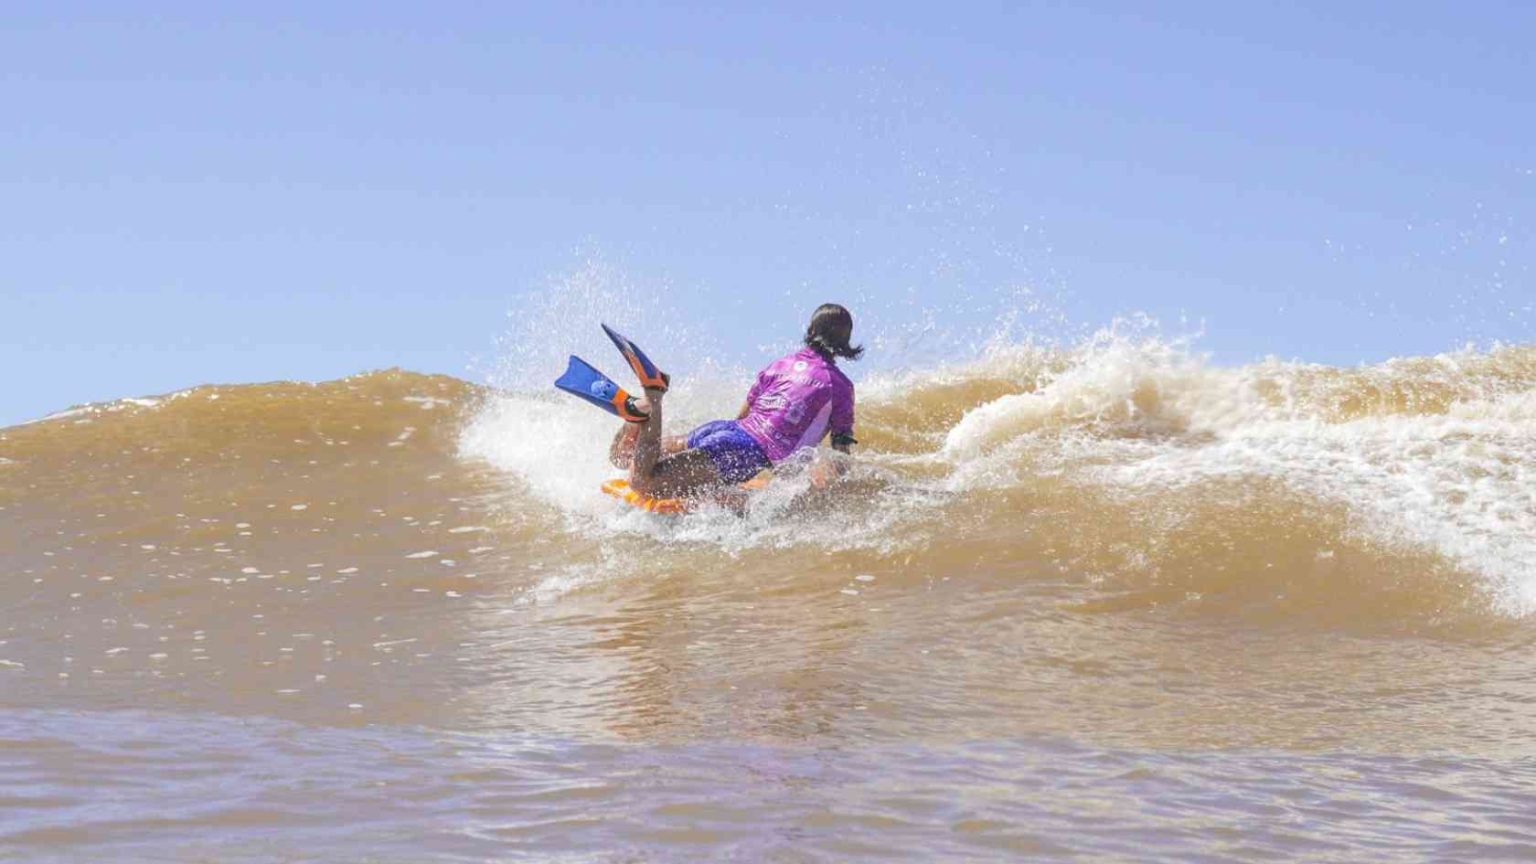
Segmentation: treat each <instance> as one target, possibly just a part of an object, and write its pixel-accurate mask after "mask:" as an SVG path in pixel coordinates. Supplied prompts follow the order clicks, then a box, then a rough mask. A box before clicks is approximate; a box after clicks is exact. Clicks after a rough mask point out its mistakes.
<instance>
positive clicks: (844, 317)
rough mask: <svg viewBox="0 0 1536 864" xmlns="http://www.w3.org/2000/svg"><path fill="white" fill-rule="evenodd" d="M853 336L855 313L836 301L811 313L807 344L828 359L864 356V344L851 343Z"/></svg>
mask: <svg viewBox="0 0 1536 864" xmlns="http://www.w3.org/2000/svg"><path fill="white" fill-rule="evenodd" d="M852 338H853V315H852V314H850V313H849V312H848V310H847V309H845V308H843V307H842V306H839V305H838V304H836V303H823V304H821V305H820V306H818V307H817V308H816V311H815V313H813V314H812V315H811V323H810V325H809V326H807V327H806V328H805V344H806V345H807V346H809V347H811V348H814V349H816V351H817V352H818V353H820V354H821V355H822V356H823V357H826V358H827V359H828V360H830V359H832V358H834V357H847V358H848V359H849V360H857V359H859V358H860V357H862V356H864V346H862V345H850V344H848V341H849V340H850V339H852Z"/></svg>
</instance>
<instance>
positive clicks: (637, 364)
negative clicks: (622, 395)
mask: <svg viewBox="0 0 1536 864" xmlns="http://www.w3.org/2000/svg"><path fill="white" fill-rule="evenodd" d="M602 327H603V332H604V333H607V334H608V338H609V339H612V340H613V345H614V347H615V348H618V349H619V353H620V354H623V355H624V360H625V361H626V362H627V363H629V368H631V369H633V370H635V377H636V378H639V379H640V386H641V387H644V388H646V389H648V390H660V391H662V392H663V393H665V392H666V390H667V387H669V386H670V385H671V384H672V376H670V375H668V374H667V373H665V372H663V371H661V370H660V369H657V368H656V364H655V363H652V362H651V358H649V357H647V356H645V352H644V351H641V350H640V346H638V345H636V344H635V343H633V342H631V341H629V339H628V338H626V337H625V336H624V335H623V334H622V333H620V332H618V331H617V330H615V329H613V328H612V327H609V326H608V325H607V324H604V325H602Z"/></svg>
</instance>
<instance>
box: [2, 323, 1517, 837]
mask: <svg viewBox="0 0 1536 864" xmlns="http://www.w3.org/2000/svg"><path fill="white" fill-rule="evenodd" d="M733 380H734V379H731V378H730V376H728V375H725V374H721V375H720V376H718V377H717V378H709V377H707V376H706V377H703V378H700V379H698V380H696V381H695V382H694V383H693V384H692V385H688V384H683V385H681V386H680V387H679V388H678V393H677V394H676V395H675V397H674V398H675V399H676V405H677V408H676V409H675V412H676V415H677V422H678V423H679V424H685V423H687V422H689V421H692V420H701V419H707V418H709V417H710V416H713V415H714V414H718V413H722V412H723V411H724V410H725V409H724V408H722V407H721V406H723V405H727V404H728V403H730V402H732V400H733V399H735V398H739V394H735V393H734V391H733V390H732V389H731V388H732V381H733ZM1533 391H1536V357H1533V355H1532V353H1531V350H1530V349H1524V348H1505V349H1500V350H1497V351H1492V352H1485V353H1479V352H1462V353H1458V354H1450V355H1444V356H1441V357H1432V358H1408V359H1404V360H1399V361H1393V362H1392V363H1388V364H1383V365H1380V366H1375V367H1367V368H1362V369H1353V370H1340V369H1330V368H1326V367H1314V366H1305V365H1300V364H1280V363H1267V364H1258V365H1254V366H1249V367H1242V368H1237V369H1215V368H1211V367H1208V366H1206V365H1205V364H1202V363H1201V362H1199V360H1198V359H1197V358H1194V357H1191V356H1190V355H1188V354H1186V353H1184V352H1183V351H1182V350H1180V349H1179V348H1178V347H1176V346H1170V345H1167V344H1164V343H1161V342H1158V341H1157V340H1136V339H1128V338H1121V337H1118V336H1116V335H1114V334H1106V335H1103V336H1101V337H1100V338H1098V339H1095V340H1090V341H1089V342H1088V343H1085V344H1083V345H1081V346H1078V347H1076V348H1072V349H1058V350H1044V349H1037V348H1033V347H1030V346H1027V345H1015V346H1003V347H1002V348H1000V349H999V350H997V351H995V352H993V353H992V354H990V355H989V356H987V357H985V358H983V359H981V360H978V361H976V362H975V363H972V364H969V365H965V366H960V367H954V368H947V369H939V370H935V371H932V372H929V373H925V374H924V375H921V376H907V377H904V378H880V377H878V376H876V377H874V378H873V379H870V380H863V381H861V382H860V436H859V437H860V440H861V442H863V445H862V446H861V452H860V455H859V458H858V460H857V462H856V464H855V466H854V467H853V470H852V472H851V474H850V475H849V479H848V481H847V482H846V484H845V485H843V486H842V487H840V488H836V489H833V490H830V491H829V492H825V493H819V492H816V491H815V490H812V489H811V488H810V487H809V484H808V482H807V480H806V478H805V476H804V475H803V474H797V473H796V472H795V471H793V470H790V471H785V472H782V475H781V476H780V477H777V478H775V480H774V482H773V484H771V485H770V487H769V488H768V489H767V490H765V491H764V492H762V493H759V494H758V495H757V497H756V498H754V500H753V504H752V507H751V510H750V512H749V513H748V514H747V515H746V516H745V517H740V516H736V515H733V514H731V513H728V512H724V511H721V512H705V513H701V514H698V515H694V516H689V517H686V518H684V519H668V518H665V517H654V516H649V515H647V514H641V513H637V512H633V511H628V510H625V509H624V508H623V507H622V506H621V505H617V504H616V503H615V502H612V501H611V500H609V499H606V498H605V497H604V496H602V495H601V494H600V493H599V492H598V491H597V489H596V485H597V482H598V481H600V480H601V479H602V478H603V477H605V476H608V474H609V473H611V469H609V468H607V467H606V466H605V465H604V464H603V455H604V450H605V446H606V438H607V436H608V435H610V434H611V432H612V425H611V419H610V418H607V417H605V416H604V415H601V414H599V413H598V412H595V411H592V410H591V409H590V408H589V407H587V406H585V405H582V404H580V403H577V402H575V401H574V400H570V401H561V400H560V399H559V398H557V397H556V396H554V395H549V394H545V393H542V392H532V391H517V390H500V391H489V390H483V389H480V388H476V387H471V386H470V385H467V384H465V383H463V382H460V381H456V380H453V379H448V378H441V377H428V376H420V375H414V374H411V373H404V372H391V373H379V374H375V375H368V376H359V377H356V378H352V379H347V380H344V381H338V382H330V383H327V384H323V385H288V384H282V385H262V386H254V387H207V388H199V389H197V390H192V391H187V392H186V393H183V394H176V395H175V396H172V397H163V398H159V399H155V400H134V401H125V402H120V403H113V404H111V405H102V406H92V407H87V408H85V409H81V410H79V411H77V412H72V413H68V414H65V415H63V416H59V417H55V418H53V419H49V420H46V421H43V422H39V423H35V424H29V425H25V426H19V427H12V428H10V429H6V430H3V431H0V568H3V573H4V581H3V582H0V586H3V587H0V608H3V610H4V611H3V613H0V693H3V702H0V850H3V853H4V855H5V856H6V857H8V858H12V859H16V860H37V861H47V860H82V861H97V860H112V861H135V860H144V861H208V860H216V861H246V860H249V861H271V860H369V861H435V860H443V861H448V860H472V861H479V860H495V859H518V858H529V859H535V860H578V861H586V860H718V859H730V858H733V857H734V858H736V859H738V860H785V861H844V860H856V859H868V860H886V859H893V858H911V859H914V860H935V859H944V860H968V859H974V860H996V859H1000V858H1005V857H1010V856H1022V857H1030V858H1035V859H1050V858H1063V859H1066V858H1082V859H1087V860H1147V859H1164V860H1179V861H1185V860H1198V859H1202V858H1205V859H1213V860H1221V859H1239V860H1257V859H1265V858H1271V859H1281V860H1298V859H1302V860H1370V861H1384V860H1385V861H1390V860H1404V861H1421V860H1494V859H1500V858H1506V859H1514V860H1530V859H1531V858H1532V857H1536V824H1533V822H1536V820H1533V817H1532V815H1531V814H1532V813H1536V660H1533V650H1536V629H1533V625H1532V623H1531V620H1532V619H1531V617H1530V612H1531V610H1532V607H1533V602H1536V497H1533V496H1536V399H1533V396H1532V393H1533Z"/></svg>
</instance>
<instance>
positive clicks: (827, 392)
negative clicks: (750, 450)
mask: <svg viewBox="0 0 1536 864" xmlns="http://www.w3.org/2000/svg"><path fill="white" fill-rule="evenodd" d="M736 422H737V424H738V425H739V426H740V427H741V429H742V431H744V432H746V433H747V434H748V435H750V436H751V437H752V440H754V441H756V442H757V445H758V446H759V447H761V448H763V453H764V454H766V455H767V456H768V458H769V459H770V460H771V461H773V462H782V461H783V460H784V459H785V458H787V457H788V456H789V454H791V453H793V452H795V451H796V450H799V449H800V448H802V447H815V446H816V445H817V444H819V443H820V442H821V439H822V436H824V435H826V434H827V432H828V431H830V432H832V433H834V434H837V433H842V434H849V435H851V434H852V433H853V382H852V381H849V380H848V376H847V375H844V374H843V372H842V370H841V369H838V368H837V366H836V364H834V363H833V362H832V361H831V360H828V359H827V358H825V357H823V356H821V354H819V353H817V352H816V351H815V350H814V349H811V348H801V349H800V350H799V351H796V352H795V353H793V354H790V355H788V356H785V357H781V358H779V359H778V360H775V361H773V363H771V364H769V365H768V368H766V369H764V370H763V371H762V372H759V373H758V375H757V381H756V382H755V383H754V384H753V385H752V389H751V390H749V391H748V392H747V416H745V417H743V418H741V419H740V420H738V421H736Z"/></svg>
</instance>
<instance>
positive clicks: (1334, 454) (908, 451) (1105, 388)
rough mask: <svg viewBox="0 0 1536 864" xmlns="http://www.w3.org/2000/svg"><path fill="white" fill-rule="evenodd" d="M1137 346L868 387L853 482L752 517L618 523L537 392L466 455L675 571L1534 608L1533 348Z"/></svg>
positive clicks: (1236, 603) (1378, 621)
mask: <svg viewBox="0 0 1536 864" xmlns="http://www.w3.org/2000/svg"><path fill="white" fill-rule="evenodd" d="M1124 330H1126V331H1130V332H1122V331H1121V330H1117V329H1111V330H1107V331H1105V332H1102V333H1099V334H1097V335H1095V336H1094V337H1092V338H1091V339H1088V340H1086V341H1085V342H1084V343H1083V344H1080V345H1078V346H1075V347H1071V348H1066V349H1061V348H1056V349H1046V348H1038V347H1034V346H1031V345H1028V344H1015V345H1005V346H997V347H994V348H993V349H992V350H991V351H989V352H988V355H987V356H985V357H984V358H982V359H979V360H977V361H975V362H972V363H969V364H966V365H962V366H957V367H951V368H940V369H936V370H931V371H926V372H923V373H907V374H902V375H890V376H877V377H875V378H874V379H873V380H866V381H864V382H862V384H861V386H860V390H859V398H860V415H859V416H860V424H859V426H860V428H859V433H860V441H861V442H862V443H863V444H864V446H863V448H862V449H861V451H860V453H859V457H858V459H857V460H855V462H854V464H855V466H856V467H855V470H854V471H853V473H852V477H853V479H852V480H851V481H849V484H848V486H849V488H848V489H846V490H844V492H843V494H837V493H833V494H829V495H823V496H819V497H818V496H811V495H809V494H807V492H808V489H807V484H806V483H805V481H804V480H803V478H802V477H799V476H795V475H794V473H793V472H791V473H790V475H789V476H786V477H783V478H781V479H780V480H778V481H776V483H775V488H773V489H772V490H770V491H769V492H768V493H765V494H763V495H762V496H760V498H759V499H758V500H756V501H754V506H753V508H752V511H751V512H750V514H749V515H748V516H747V518H745V519H738V518H735V517H733V516H730V515H728V514H724V513H719V514H713V515H712V516H701V517H696V518H694V519H690V520H683V521H682V522H679V523H675V524H674V523H662V522H658V521H657V520H651V519H637V518H633V516H632V515H631V514H627V513H623V512H619V513H617V514H615V512H614V510H613V508H612V507H611V506H610V505H609V502H607V501H605V500H603V499H602V498H601V496H597V495H594V494H593V492H592V490H593V489H594V488H595V486H596V484H597V483H598V482H600V480H601V479H602V478H603V477H605V476H608V475H611V474H612V473H613V471H612V469H611V468H609V467H608V466H606V465H605V463H604V456H605V451H604V448H603V447H602V446H599V443H600V442H603V441H606V438H607V436H608V435H609V434H611V423H608V422H607V418H605V417H603V416H602V415H600V414H597V413H596V412H592V411H590V409H587V408H586V407H584V406H582V405H580V404H577V403H574V402H570V403H568V402H562V401H559V400H556V399H552V398H550V397H547V396H545V395H544V394H542V393H515V392H514V393H497V394H493V395H490V396H488V398H487V403H486V406H485V407H484V409H483V410H482V411H481V412H480V413H479V414H478V415H477V416H476V417H475V418H474V419H473V420H472V421H471V422H470V424H469V425H468V427H467V428H466V430H465V433H464V437H463V449H464V452H465V453H466V454H467V455H470V456H472V457H476V458H478V459H482V460H485V461H486V462H488V463H489V464H492V465H494V466H496V467H498V468H499V469H501V470H503V471H505V472H506V473H507V474H508V475H509V476H510V477H512V478H514V482H516V483H517V484H518V485H519V488H521V489H524V490H526V494H527V495H528V496H529V497H530V498H531V499H533V500H536V501H537V502H539V505H540V506H545V507H551V508H554V509H555V510H556V511H558V512H559V513H561V514H563V515H564V516H565V517H567V518H568V519H569V520H571V521H570V522H569V524H570V525H571V526H573V527H572V529H571V530H575V531H578V532H580V531H581V530H582V529H580V528H577V527H574V526H578V525H581V524H590V525H598V526H601V528H600V531H601V532H602V533H605V534H606V533H611V532H616V533H624V532H630V533H638V534H644V535H646V536H649V537H651V538H652V539H655V540H660V541H662V544H663V545H662V546H661V549H660V551H659V552H658V554H659V555H661V556H662V560H663V561H666V562H668V565H667V566H688V564H687V561H688V556H689V555H690V554H694V553H696V552H698V551H699V549H700V548H702V549H705V550H717V549H723V550H726V551H728V552H729V553H730V554H733V555H741V554H744V553H745V552H746V551H747V550H758V551H761V550H765V549H773V550H782V551H783V552H784V553H785V554H791V550H794V549H800V550H809V549H815V550H823V551H825V550H838V551H839V552H841V553H844V554H846V555H848V556H850V558H849V560H850V561H851V562H853V563H852V565H851V566H854V567H855V568H857V567H860V566H868V567H875V566H879V565H880V564H882V563H886V562H889V561H891V560H901V561H907V560H909V559H910V560H911V561H913V562H920V563H913V564H912V565H911V566H913V567H918V568H920V569H923V570H925V571H931V572H943V573H948V574H955V573H964V572H970V571H972V570H975V569H978V568H980V569H986V570H988V571H989V572H990V571H995V570H998V569H999V568H1000V566H1003V565H1000V564H999V562H1010V563H1009V564H1008V565H1006V566H1005V567H1004V569H1006V568H1007V567H1014V568H1017V569H1018V570H1021V571H1024V570H1035V569H1040V568H1045V569H1049V570H1052V571H1057V572H1060V573H1063V574H1068V575H1069V577H1070V578H1072V579H1074V580H1077V581H1079V582H1081V583H1082V584H1083V585H1084V586H1085V587H1091V589H1092V590H1091V591H1090V592H1089V596H1088V597H1087V598H1086V599H1085V601H1084V602H1085V603H1086V604H1087V605H1089V606H1091V607H1094V608H1098V607H1104V606H1106V605H1107V606H1114V607H1136V606H1144V605H1145V606H1152V605H1157V606H1163V605H1169V604H1171V605H1173V606H1177V607H1179V608H1180V609H1183V610H1185V611H1188V612H1192V613H1195V614H1213V615H1222V616H1225V615H1234V614H1236V615H1244V616H1256V617H1258V618H1273V619H1282V620H1290V621H1293V622H1296V623H1305V622H1314V621H1318V620H1324V621H1327V622H1329V623H1330V624H1339V625H1344V626H1350V627H1362V628H1366V629H1373V628H1376V627H1386V628H1389V629H1393V628H1399V627H1404V626H1408V627H1413V626H1421V625H1433V626H1440V625H1451V624H1454V623H1456V622H1462V623H1467V622H1469V621H1478V620H1484V619H1486V617H1487V616H1494V617H1501V616H1502V617H1512V618H1520V617H1523V616H1525V615H1527V614H1529V613H1530V612H1531V611H1532V610H1533V609H1536V349H1532V348H1528V347H1515V348H1499V349H1496V350H1492V351H1487V352H1477V351H1471V350H1468V351H1463V352H1458V353H1451V354H1443V355H1439V356H1434V357H1421V358H1405V359H1397V360H1392V361H1389V362H1386V363H1382V364H1379V365H1375V366H1365V367H1359V368H1353V369H1340V368H1332V367H1325V366H1314V365H1308V364H1302V363H1285V362H1279V361H1266V362H1262V363H1257V364H1253V365H1248V366H1242V367H1237V368H1219V367H1213V366H1210V365H1208V364H1206V363H1205V362H1203V361H1202V359H1201V358H1200V357H1199V356H1198V355H1196V354H1193V353H1192V352H1190V351H1189V350H1188V349H1187V348H1186V347H1185V346H1183V345H1180V344H1178V343H1170V342H1167V341H1164V340H1160V339H1158V338H1155V337H1149V336H1145V335H1141V334H1138V333H1137V332H1136V328H1131V327H1128V328H1124ZM741 380H746V378H745V376H741ZM680 389H683V392H682V393H680V394H679V398H678V400H677V401H679V402H680V410H678V409H674V415H673V416H677V417H678V418H679V419H678V420H677V421H675V422H676V423H677V426H678V427H679V428H686V427H687V426H689V425H690V424H692V423H694V422H697V421H701V420H704V419H709V418H710V417H711V416H715V415H719V414H722V413H725V411H726V410H727V408H728V406H730V405H733V404H734V400H733V398H732V396H731V395H729V394H730V387H729V384H728V383H726V382H725V381H724V380H713V381H707V382H704V383H703V386H700V387H698V392H697V393H696V394H688V393H687V391H686V389H685V388H680ZM690 396H691V398H690ZM711 411H713V412H714V414H713V415H712V414H711ZM551 452H557V453H560V454H562V458H560V459H551V458H549V454H550V453H551ZM583 520H586V521H585V522H584V521H583ZM589 530H590V529H589ZM1026 562H1027V563H1026Z"/></svg>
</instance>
